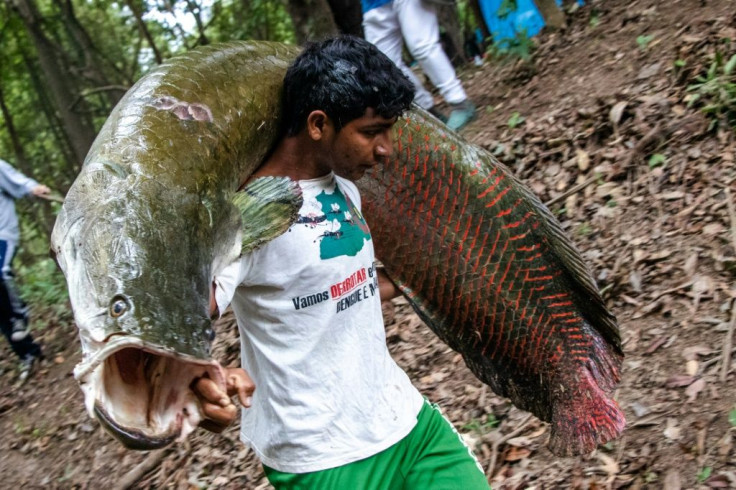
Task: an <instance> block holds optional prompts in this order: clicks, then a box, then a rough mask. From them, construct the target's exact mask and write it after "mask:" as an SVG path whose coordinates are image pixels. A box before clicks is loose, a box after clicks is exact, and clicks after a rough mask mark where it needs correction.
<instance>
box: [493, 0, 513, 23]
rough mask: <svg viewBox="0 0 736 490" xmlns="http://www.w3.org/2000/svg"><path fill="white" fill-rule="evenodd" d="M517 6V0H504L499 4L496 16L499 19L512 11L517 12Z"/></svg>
mask: <svg viewBox="0 0 736 490" xmlns="http://www.w3.org/2000/svg"><path fill="white" fill-rule="evenodd" d="M517 8H518V6H517V5H516V0H502V1H501V5H499V6H498V10H496V16H497V17H498V18H499V19H503V18H504V17H506V16H507V15H509V14H510V13H511V12H515V11H516V9H517Z"/></svg>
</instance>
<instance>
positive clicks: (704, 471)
mask: <svg viewBox="0 0 736 490" xmlns="http://www.w3.org/2000/svg"><path fill="white" fill-rule="evenodd" d="M712 472H713V468H711V467H710V466H706V467H704V468H701V469H700V471H698V482H699V483H703V482H704V481H705V480H707V479H708V478H709V477H710V474H711V473H712Z"/></svg>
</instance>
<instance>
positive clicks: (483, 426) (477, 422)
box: [461, 413, 500, 435]
mask: <svg viewBox="0 0 736 490" xmlns="http://www.w3.org/2000/svg"><path fill="white" fill-rule="evenodd" d="M499 423H500V422H499V420H498V419H497V418H496V416H495V415H493V414H492V413H491V414H488V415H486V417H485V420H483V419H471V420H470V422H468V423H466V424H465V425H463V426H462V427H461V428H462V430H464V431H466V432H475V433H476V434H478V435H484V434H487V433H488V432H490V431H491V429H493V428H495V427H498V424H499Z"/></svg>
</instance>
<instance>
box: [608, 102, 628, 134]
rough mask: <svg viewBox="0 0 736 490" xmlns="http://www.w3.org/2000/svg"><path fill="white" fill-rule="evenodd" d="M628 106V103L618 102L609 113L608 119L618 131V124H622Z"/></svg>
mask: <svg viewBox="0 0 736 490" xmlns="http://www.w3.org/2000/svg"><path fill="white" fill-rule="evenodd" d="M627 104H628V102H626V101H621V102H617V103H616V104H614V105H613V107H611V111H610V112H609V113H608V119H609V120H610V121H611V124H613V126H614V128H616V130H618V123H620V122H621V117H622V116H623V115H624V109H626V105H627Z"/></svg>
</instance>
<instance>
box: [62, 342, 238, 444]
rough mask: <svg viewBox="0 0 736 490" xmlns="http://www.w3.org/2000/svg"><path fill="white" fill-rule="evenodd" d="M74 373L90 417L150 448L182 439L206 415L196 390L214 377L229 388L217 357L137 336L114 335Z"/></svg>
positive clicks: (123, 437) (121, 438) (117, 434)
mask: <svg viewBox="0 0 736 490" xmlns="http://www.w3.org/2000/svg"><path fill="white" fill-rule="evenodd" d="M74 375H75V377H76V378H77V380H78V381H79V384H80V387H81V388H82V391H83V392H84V398H85V406H86V407H87V411H88V412H89V414H90V416H92V417H95V418H97V420H99V421H100V424H101V425H102V426H103V427H104V428H105V430H107V432H109V433H110V434H112V435H113V436H114V437H115V438H116V439H118V440H119V441H120V442H121V443H122V444H123V445H124V446H126V447H127V448H129V449H137V450H151V449H157V448H161V447H164V446H167V445H169V444H171V443H172V442H174V441H176V440H183V439H184V438H186V437H187V436H188V435H189V434H190V433H192V432H193V431H194V429H196V427H197V425H198V424H199V422H200V421H201V420H202V418H203V416H202V414H201V408H200V403H199V400H198V398H197V396H196V394H195V393H194V392H193V391H192V389H191V386H192V384H193V383H194V381H195V380H196V379H198V378H201V377H209V378H211V379H213V380H214V381H215V382H216V383H217V384H218V385H220V386H221V387H223V388H224V385H225V382H224V375H223V370H222V367H221V366H220V364H219V363H217V362H216V361H213V360H202V359H195V358H191V357H189V356H184V355H182V354H179V353H176V352H173V351H170V350H166V349H164V348H161V347H158V346H152V345H150V344H147V343H145V342H143V341H140V340H139V339H135V338H133V337H124V336H121V337H113V338H112V339H111V340H110V341H108V342H106V343H105V345H104V347H103V348H102V349H100V350H99V351H98V352H96V353H95V355H94V356H92V357H91V358H89V359H85V360H84V361H83V362H82V363H80V364H79V365H77V367H76V368H75V370H74Z"/></svg>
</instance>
